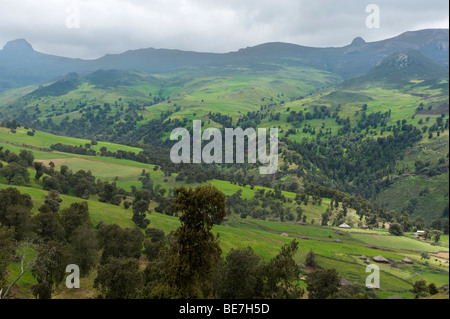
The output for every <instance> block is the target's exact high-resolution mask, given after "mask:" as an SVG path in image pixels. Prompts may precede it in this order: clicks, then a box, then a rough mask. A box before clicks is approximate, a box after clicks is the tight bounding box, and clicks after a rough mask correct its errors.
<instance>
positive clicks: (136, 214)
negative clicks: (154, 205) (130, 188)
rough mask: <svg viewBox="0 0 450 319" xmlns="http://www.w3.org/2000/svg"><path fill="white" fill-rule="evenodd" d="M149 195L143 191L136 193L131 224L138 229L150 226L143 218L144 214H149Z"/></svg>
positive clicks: (146, 219)
mask: <svg viewBox="0 0 450 319" xmlns="http://www.w3.org/2000/svg"><path fill="white" fill-rule="evenodd" d="M150 198H151V193H150V191H148V190H146V189H144V190H140V191H136V193H135V195H134V201H133V217H132V220H133V222H134V223H135V224H136V225H137V226H138V227H140V228H146V227H147V226H148V225H149V224H150V220H149V219H148V218H145V217H146V216H147V215H146V214H145V213H146V212H149V205H150Z"/></svg>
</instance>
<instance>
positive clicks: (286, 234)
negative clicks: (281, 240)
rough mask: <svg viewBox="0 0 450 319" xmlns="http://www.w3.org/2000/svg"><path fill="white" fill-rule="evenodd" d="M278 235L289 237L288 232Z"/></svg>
mask: <svg viewBox="0 0 450 319" xmlns="http://www.w3.org/2000/svg"><path fill="white" fill-rule="evenodd" d="M280 236H283V237H289V234H288V233H281V234H280Z"/></svg>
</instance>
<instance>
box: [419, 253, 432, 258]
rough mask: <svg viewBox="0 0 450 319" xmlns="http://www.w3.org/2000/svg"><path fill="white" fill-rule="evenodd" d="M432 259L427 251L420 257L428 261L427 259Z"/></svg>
mask: <svg viewBox="0 0 450 319" xmlns="http://www.w3.org/2000/svg"><path fill="white" fill-rule="evenodd" d="M430 258H431V257H430V255H429V254H428V252H426V251H424V252H422V253H421V255H420V259H425V260H427V259H430Z"/></svg>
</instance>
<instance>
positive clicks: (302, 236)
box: [299, 235, 309, 239]
mask: <svg viewBox="0 0 450 319" xmlns="http://www.w3.org/2000/svg"><path fill="white" fill-rule="evenodd" d="M299 238H300V239H309V237H306V236H305V235H301V236H299Z"/></svg>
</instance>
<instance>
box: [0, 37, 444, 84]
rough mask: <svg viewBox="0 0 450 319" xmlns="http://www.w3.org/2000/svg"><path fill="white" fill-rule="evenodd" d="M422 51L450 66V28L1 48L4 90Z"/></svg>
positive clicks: (353, 64)
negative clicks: (87, 53) (293, 38)
mask: <svg viewBox="0 0 450 319" xmlns="http://www.w3.org/2000/svg"><path fill="white" fill-rule="evenodd" d="M406 50H417V51H418V52H420V53H421V54H423V55H424V56H425V57H427V58H428V59H430V60H431V61H434V62H435V63H437V64H440V65H441V66H444V67H446V68H448V66H449V31H448V29H427V30H419V31H409V32H405V33H402V34H400V35H399V36H397V37H394V38H390V39H385V40H382V41H376V42H366V41H364V40H363V39H362V38H360V37H358V38H355V39H354V40H353V41H352V42H351V43H350V44H349V45H346V46H343V47H329V48H316V47H307V46H301V45H297V44H289V43H280V42H273V43H265V44H261V45H257V46H254V47H248V48H244V49H240V50H238V51H236V52H229V53H202V52H191V51H180V50H168V49H154V48H147V49H138V50H129V51H126V52H123V53H121V54H107V55H105V56H103V57H101V58H98V59H95V60H83V59H74V58H66V57H60V56H55V55H49V54H45V53H41V52H37V51H35V50H34V49H33V47H32V45H31V44H29V43H28V42H27V41H26V40H25V39H17V40H13V41H10V42H8V43H7V44H6V45H5V46H4V47H3V50H1V51H0V92H1V91H5V90H8V89H13V88H18V87H23V86H27V85H32V84H44V83H49V82H54V81H57V80H59V79H62V78H63V77H64V76H66V75H67V74H68V73H70V72H76V73H79V74H80V75H86V74H89V73H92V72H94V71H96V70H98V69H105V70H109V69H117V70H137V71H140V72H144V73H149V74H157V73H165V72H173V71H176V70H183V69H189V68H192V67H196V68H198V67H201V68H220V69H221V70H224V69H226V68H232V67H248V68H252V69H265V68H283V67H287V66H307V67H313V68H315V69H319V70H324V71H327V72H330V73H334V74H337V75H339V76H340V77H342V78H343V79H349V78H352V77H356V76H361V75H363V74H364V73H366V72H367V71H369V70H370V69H372V68H373V67H375V66H377V64H379V63H380V62H381V61H382V60H383V59H385V58H387V57H389V56H390V55H392V54H393V53H396V52H399V51H406Z"/></svg>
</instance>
